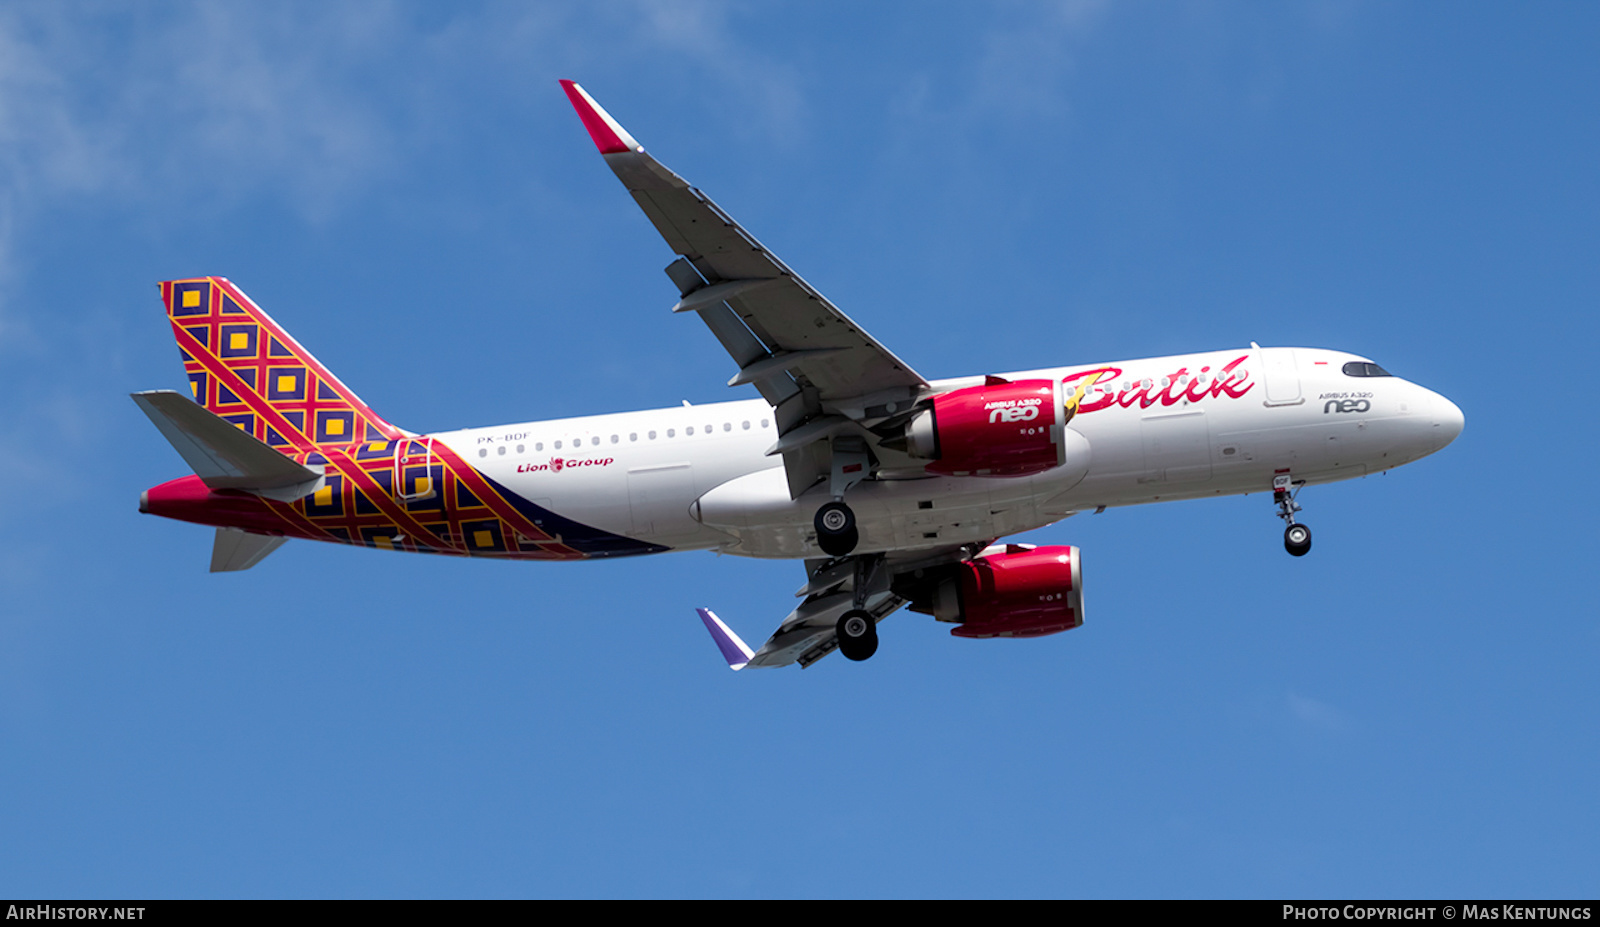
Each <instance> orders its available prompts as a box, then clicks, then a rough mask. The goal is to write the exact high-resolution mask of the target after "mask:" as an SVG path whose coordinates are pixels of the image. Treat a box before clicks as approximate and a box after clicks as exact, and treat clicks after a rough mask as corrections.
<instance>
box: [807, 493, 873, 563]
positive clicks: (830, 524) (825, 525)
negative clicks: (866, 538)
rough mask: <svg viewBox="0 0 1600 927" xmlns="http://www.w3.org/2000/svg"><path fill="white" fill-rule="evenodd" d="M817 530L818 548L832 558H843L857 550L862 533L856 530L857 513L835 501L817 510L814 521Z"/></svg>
mask: <svg viewBox="0 0 1600 927" xmlns="http://www.w3.org/2000/svg"><path fill="white" fill-rule="evenodd" d="M814 521H815V525H816V528H817V546H818V547H820V548H822V552H823V553H825V554H827V555H828V556H830V557H843V556H844V555H845V554H848V553H850V552H851V551H852V550H855V549H856V542H857V541H859V540H861V532H859V531H857V530H856V513H854V512H852V511H850V506H848V505H845V504H844V503H843V502H841V501H838V500H834V501H833V502H829V503H827V504H826V505H824V506H823V507H822V508H820V509H817V517H816V519H815V520H814Z"/></svg>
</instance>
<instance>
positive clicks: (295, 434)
mask: <svg viewBox="0 0 1600 927" xmlns="http://www.w3.org/2000/svg"><path fill="white" fill-rule="evenodd" d="M161 299H162V302H164V303H166V307H167V318H168V319H169V320H171V322H172V334H173V337H175V338H176V339H177V341H178V348H179V350H181V351H182V352H183V366H184V370H185V371H186V372H187V373H188V374H189V388H190V390H191V393H192V395H193V396H194V400H195V402H198V403H199V404H200V405H202V406H205V407H206V409H208V410H210V411H211V412H212V413H214V414H216V415H217V416H219V417H221V418H223V419H225V420H227V421H228V422H231V423H232V424H234V425H236V426H238V427H239V428H240V429H242V430H243V431H244V432H245V433H247V434H251V435H254V436H255V437H257V438H259V439H260V440H261V441H263V442H265V443H266V444H267V445H268V446H270V447H274V448H280V449H283V448H292V449H295V450H309V449H310V448H313V447H316V446H317V445H319V444H333V445H342V444H355V443H357V442H360V441H381V440H384V439H390V440H394V439H398V438H401V437H403V436H404V433H403V432H401V431H400V429H398V428H396V427H394V426H393V425H391V424H389V423H388V422H386V421H384V420H383V419H382V418H380V417H379V416H378V414H377V413H376V412H373V411H372V409H370V408H368V406H367V404H366V403H364V402H362V401H361V399H360V398H359V397H358V396H356V394H355V393H354V392H352V391H351V390H350V388H349V387H347V386H345V385H344V384H343V383H341V382H339V378H338V377H335V376H334V375H333V374H332V373H331V372H329V371H328V369H327V368H326V367H324V366H322V364H321V363H319V362H318V361H317V359H316V358H315V357H312V356H311V352H309V351H307V350H306V349H305V348H302V347H301V346H300V345H299V343H298V342H296V341H295V340H294V339H293V338H291V337H289V333H288V332H286V331H284V330H283V329H282V328H281V327H279V325H278V323H276V322H274V321H272V318H271V317H270V316H268V315H267V314H266V313H265V312H263V311H261V307H259V306H257V305H256V304H255V303H253V302H251V301H250V298H249V297H248V296H246V295H244V293H242V292H240V291H239V288H238V287H236V286H234V285H233V284H232V283H230V282H228V280H227V279H225V278H223V277H196V278H194V279H190V280H169V281H167V282H165V283H163V284H161Z"/></svg>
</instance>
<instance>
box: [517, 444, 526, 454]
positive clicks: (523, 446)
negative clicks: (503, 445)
mask: <svg viewBox="0 0 1600 927" xmlns="http://www.w3.org/2000/svg"><path fill="white" fill-rule="evenodd" d="M527 451H528V446H527V445H526V444H519V445H517V453H518V454H525V453H527Z"/></svg>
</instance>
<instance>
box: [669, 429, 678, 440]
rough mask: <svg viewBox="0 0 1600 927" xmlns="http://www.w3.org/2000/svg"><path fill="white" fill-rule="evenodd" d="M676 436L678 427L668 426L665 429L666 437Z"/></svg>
mask: <svg viewBox="0 0 1600 927" xmlns="http://www.w3.org/2000/svg"><path fill="white" fill-rule="evenodd" d="M677 436H678V429H676V428H668V429H667V437H669V438H676V437H677Z"/></svg>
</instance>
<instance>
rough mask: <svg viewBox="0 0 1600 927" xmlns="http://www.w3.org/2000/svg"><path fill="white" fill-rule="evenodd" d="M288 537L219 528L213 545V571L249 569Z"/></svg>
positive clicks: (230, 571) (229, 571) (227, 571)
mask: <svg viewBox="0 0 1600 927" xmlns="http://www.w3.org/2000/svg"><path fill="white" fill-rule="evenodd" d="M286 540H288V538H283V537H273V536H271V535H266V534H256V533H254V532H251V531H241V530H239V529H238V528H218V529H217V540H216V543H214V544H213V545H212V546H211V572H213V573H232V572H234V571H235V570H248V569H250V568H251V567H253V566H255V565H256V564H258V563H260V562H261V561H262V560H264V559H266V556H267V554H270V553H272V552H273V551H275V550H277V549H278V548H280V547H282V546H283V542H284V541H286Z"/></svg>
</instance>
